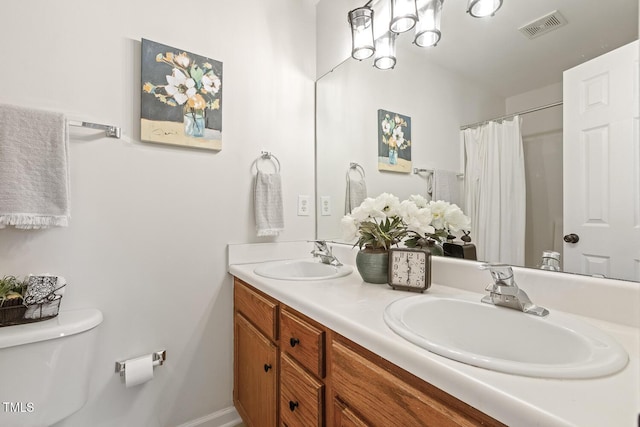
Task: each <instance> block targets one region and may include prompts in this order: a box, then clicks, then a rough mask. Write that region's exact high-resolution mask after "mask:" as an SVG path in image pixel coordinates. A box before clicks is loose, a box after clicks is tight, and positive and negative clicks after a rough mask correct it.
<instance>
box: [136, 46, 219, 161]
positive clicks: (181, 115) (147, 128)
mask: <svg viewBox="0 0 640 427" xmlns="http://www.w3.org/2000/svg"><path fill="white" fill-rule="evenodd" d="M141 76H142V100H141V108H140V116H141V117H140V118H141V120H140V130H141V131H140V133H141V139H142V140H143V141H151V142H160V143H165V144H174V145H183V146H189V147H197V148H204V149H210V150H221V149H222V62H220V61H216V60H214V59H210V58H205V57H204V56H200V55H196V54H193V53H191V52H187V51H184V50H180V49H176V48H173V47H169V46H165V45H163V44H160V43H156V42H153V41H150V40H146V39H142V72H141Z"/></svg>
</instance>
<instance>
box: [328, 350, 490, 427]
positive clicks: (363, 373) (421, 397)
mask: <svg viewBox="0 0 640 427" xmlns="http://www.w3.org/2000/svg"><path fill="white" fill-rule="evenodd" d="M331 360H332V364H331V375H332V386H333V390H334V393H335V394H336V395H337V396H338V397H339V398H340V400H341V401H343V402H344V403H345V405H346V407H348V408H351V409H353V410H354V411H355V412H357V413H360V414H366V416H367V417H368V418H369V417H370V419H369V420H368V421H370V422H371V423H372V424H373V425H376V426H392V425H393V426H396V425H397V426H403V427H409V426H480V425H494V426H495V425H502V424H501V423H499V422H497V421H496V420H493V419H491V418H490V417H488V416H487V415H485V414H483V413H481V412H479V411H477V410H475V409H473V408H471V407H466V408H465V409H464V410H460V409H459V407H461V406H468V405H466V404H463V403H462V402H460V401H458V400H457V399H455V398H454V397H452V396H450V395H447V396H446V398H445V399H446V400H445V401H443V400H441V399H439V398H435V397H434V396H436V395H440V397H442V396H441V395H444V394H445V393H444V392H442V390H439V389H436V388H435V387H433V386H430V385H428V384H427V383H423V382H422V381H421V380H418V379H415V380H413V381H412V383H409V382H405V381H404V380H402V379H401V378H400V377H398V376H396V375H394V374H393V373H391V372H389V371H388V370H386V369H383V368H382V367H380V366H377V365H376V364H375V363H373V362H372V361H371V360H369V359H367V358H365V357H363V356H362V355H360V354H359V353H356V351H354V350H352V349H351V348H349V347H347V346H345V345H343V344H342V343H339V342H336V341H333V342H332V344H331ZM396 368H397V367H396ZM420 383H422V384H426V385H428V386H429V387H430V389H431V388H432V389H433V394H432V393H431V392H430V393H429V394H427V392H426V391H425V390H423V389H421V388H419V387H420V385H419V384H420ZM346 425H349V424H346Z"/></svg>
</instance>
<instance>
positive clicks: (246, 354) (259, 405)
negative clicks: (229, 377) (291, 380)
mask: <svg viewBox="0 0 640 427" xmlns="http://www.w3.org/2000/svg"><path fill="white" fill-rule="evenodd" d="M277 313H278V304H277V303H276V302H275V301H273V300H270V299H268V298H266V297H264V296H262V295H260V294H258V293H257V292H254V291H253V290H251V289H250V288H249V287H246V286H244V285H238V282H236V286H235V287H234V320H233V323H234V356H233V358H234V363H233V364H234V381H233V382H234V384H233V402H234V405H235V407H236V409H237V411H238V413H239V414H240V416H241V417H242V419H243V420H244V422H245V424H246V425H247V427H273V426H275V425H277V420H278V411H277V408H278V380H279V379H278V371H279V369H278V366H279V360H278V347H277V346H276V344H275V342H274V340H275V338H276V337H277V319H278V317H277Z"/></svg>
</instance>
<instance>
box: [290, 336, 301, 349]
mask: <svg viewBox="0 0 640 427" xmlns="http://www.w3.org/2000/svg"><path fill="white" fill-rule="evenodd" d="M289 344H290V345H291V347H295V346H296V345H297V344H300V340H299V339H298V338H291V339H290V340H289Z"/></svg>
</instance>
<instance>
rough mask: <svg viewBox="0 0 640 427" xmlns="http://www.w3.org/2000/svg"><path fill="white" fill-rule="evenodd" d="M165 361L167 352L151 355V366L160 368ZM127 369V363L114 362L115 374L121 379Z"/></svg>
mask: <svg viewBox="0 0 640 427" xmlns="http://www.w3.org/2000/svg"><path fill="white" fill-rule="evenodd" d="M165 360H167V350H160V351H156V352H153V353H151V361H152V362H153V366H162V365H164V362H165ZM126 368H127V363H126V361H125V360H122V361H120V362H116V374H120V376H121V377H124V371H125V370H126Z"/></svg>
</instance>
